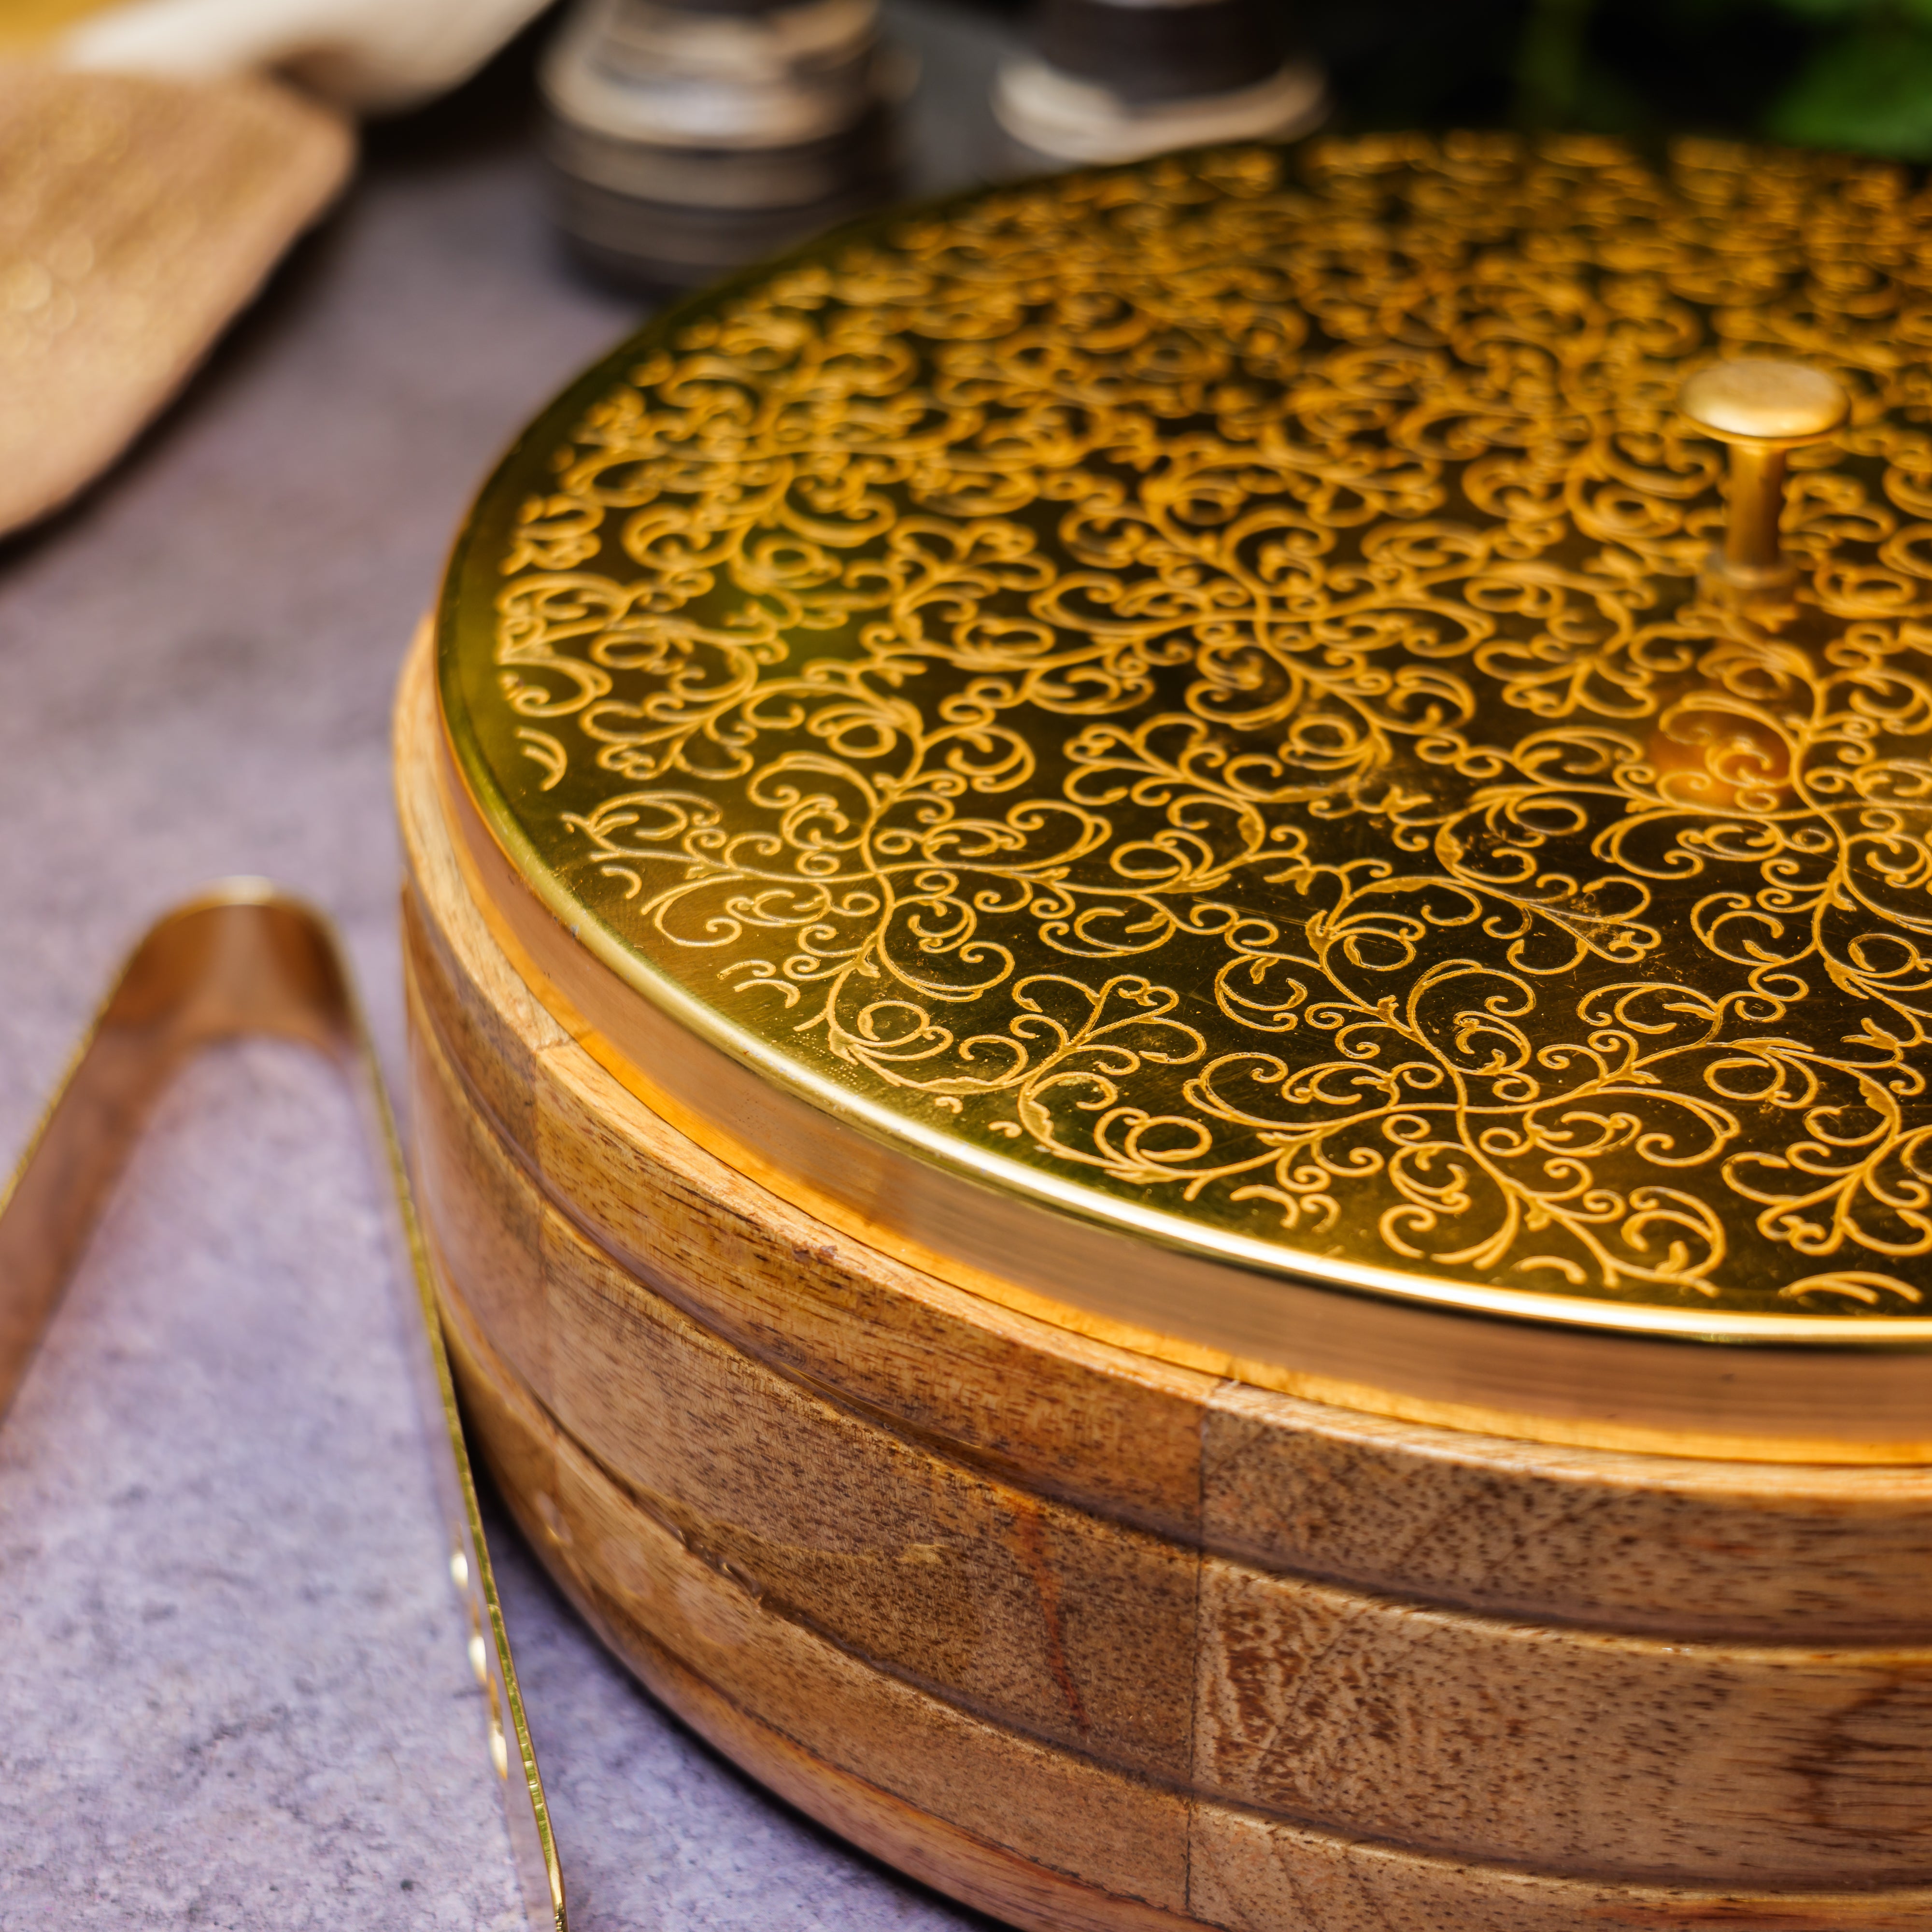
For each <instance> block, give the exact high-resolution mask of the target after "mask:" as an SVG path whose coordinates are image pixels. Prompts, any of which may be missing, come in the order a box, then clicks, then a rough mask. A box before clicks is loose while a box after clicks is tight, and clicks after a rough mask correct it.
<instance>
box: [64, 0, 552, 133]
mask: <svg viewBox="0 0 1932 1932" xmlns="http://www.w3.org/2000/svg"><path fill="white" fill-rule="evenodd" d="M548 4H549V0H123V4H121V5H115V6H110V7H88V8H81V7H75V6H74V5H73V0H28V5H30V6H32V7H41V8H49V9H51V8H52V7H65V8H66V9H67V10H68V11H69V12H71V13H86V18H85V19H82V20H80V21H79V22H78V23H77V25H75V26H74V27H73V28H71V31H69V32H68V34H67V35H66V36H65V39H64V40H63V41H62V46H61V53H62V59H63V62H64V63H65V65H68V66H70V67H78V68H110V69H113V70H115V71H120V72H123V73H127V72H133V73H140V74H157V75H168V76H173V77H179V78H181V79H184V80H207V79H211V78H214V77H217V76H221V75H226V74H248V73H253V72H255V71H259V70H272V71H275V72H277V73H279V74H283V75H284V76H285V77H287V78H288V79H290V80H293V81H295V82H296V83H299V85H300V86H302V87H304V88H305V89H308V91H309V92H311V93H314V94H316V95H320V96H321V97H322V98H323V99H325V100H327V101H333V102H335V104H337V105H338V106H340V107H347V108H349V109H351V110H354V111H356V112H357V113H371V112H374V113H388V112H392V111H393V110H396V109H398V108H401V107H412V106H413V105H415V104H416V103H417V102H419V101H427V100H429V99H431V98H432V97H434V95H439V94H442V93H443V92H446V91H447V90H448V89H450V88H452V87H454V86H456V85H457V84H458V83H459V82H460V81H463V80H467V79H468V78H469V76H470V75H471V74H474V73H475V71H476V70H477V69H478V68H479V67H481V65H483V63H484V62H485V61H486V60H487V59H488V58H490V55H492V54H493V53H494V52H496V49H498V48H499V47H500V46H502V44H503V43H504V42H505V40H508V39H509V38H510V37H511V35H512V34H514V33H515V32H516V31H517V28H520V27H521V26H524V25H525V24H526V23H528V22H529V20H532V18H533V17H535V15H537V14H538V13H541V11H542V10H543V9H544V7H545V6H546V5H548Z"/></svg>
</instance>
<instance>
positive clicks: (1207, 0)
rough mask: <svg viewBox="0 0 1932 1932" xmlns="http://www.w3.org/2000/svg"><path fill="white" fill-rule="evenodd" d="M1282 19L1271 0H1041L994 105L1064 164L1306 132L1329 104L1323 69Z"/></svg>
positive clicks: (1013, 130) (1014, 129)
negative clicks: (1026, 43)
mask: <svg viewBox="0 0 1932 1932" xmlns="http://www.w3.org/2000/svg"><path fill="white" fill-rule="evenodd" d="M1287 24H1288V23H1287V21H1286V17H1285V10H1284V9H1283V7H1281V6H1280V5H1279V4H1278V3H1277V4H1271V0H1041V5H1040V9H1039V12H1038V15H1037V20H1036V23H1035V25H1034V34H1033V46H1032V48H1031V51H1030V52H1026V53H1024V54H1016V55H1014V56H1013V57H1012V58H1010V59H1008V60H1007V62H1005V63H1004V65H1002V66H1001V70H1000V77H999V80H998V85H997V86H996V89H995V94H994V101H993V106H994V112H995V113H997V114H998V116H999V118H1000V121H1001V125H1002V126H1004V127H1005V128H1006V129H1007V132H1008V133H1010V134H1011V135H1012V136H1013V137H1014V139H1016V140H1017V141H1019V142H1021V143H1022V145H1024V146H1025V147H1028V148H1031V149H1032V150H1033V151H1034V152H1035V153H1037V154H1042V155H1045V156H1046V157H1049V158H1051V159H1052V160H1062V161H1129V160H1139V159H1140V158H1141V157H1142V156H1144V155H1147V154H1160V153H1162V152H1163V151H1165V150H1166V149H1168V148H1184V147H1197V146H1199V145H1202V144H1203V143H1204V142H1211V141H1247V140H1259V139H1286V138H1287V137H1289V136H1292V135H1295V134H1301V133H1307V131H1308V130H1309V129H1310V127H1313V126H1315V125H1316V123H1317V122H1319V121H1320V120H1321V118H1322V115H1323V113H1324V111H1325V108H1326V105H1327V103H1326V100H1325V90H1324V87H1323V83H1322V70H1321V68H1319V66H1318V65H1316V63H1315V62H1312V61H1310V60H1309V59H1307V58H1305V57H1302V56H1300V55H1292V53H1291V49H1290V46H1289V41H1288V39H1287V35H1286V31H1285V28H1286V26H1287Z"/></svg>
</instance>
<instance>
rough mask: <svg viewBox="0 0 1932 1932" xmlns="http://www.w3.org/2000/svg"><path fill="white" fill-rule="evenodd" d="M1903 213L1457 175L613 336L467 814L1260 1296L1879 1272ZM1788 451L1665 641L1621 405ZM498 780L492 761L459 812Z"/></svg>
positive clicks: (1544, 159) (1268, 154) (1419, 177)
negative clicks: (1741, 589) (1725, 426)
mask: <svg viewBox="0 0 1932 1932" xmlns="http://www.w3.org/2000/svg"><path fill="white" fill-rule="evenodd" d="M1927 344H1932V200H1928V199H1926V198H1925V197H1924V196H1922V195H1921V192H1920V190H1918V188H1917V187H1915V184H1913V183H1912V181H1910V180H1909V178H1906V176H1905V175H1903V173H1901V172H1900V171H1898V170H1895V169H1889V168H1887V167H1883V166H1876V165H1872V164H1866V163H1850V162H1846V161H1838V160H1824V159H1805V158H1800V157H1792V156H1784V155H1772V156H1763V155H1756V156H1754V155H1751V154H1745V153H1743V152H1742V151H1737V150H1734V149H1730V148H1722V147H1718V146H1715V145H1687V146H1685V147H1684V148H1681V149H1680V150H1679V151H1678V152H1677V153H1676V155H1675V156H1674V157H1673V159H1672V160H1671V161H1670V163H1669V164H1668V165H1667V166H1659V167H1655V168H1654V167H1652V166H1650V165H1649V164H1647V163H1644V162H1643V161H1641V160H1639V159H1637V158H1636V157H1633V156H1632V155H1631V154H1628V153H1627V152H1625V151H1622V150H1621V149H1619V148H1616V147H1614V146H1613V145H1608V144H1605V143H1601V142H1564V143H1560V144H1555V145H1547V146H1544V147H1542V148H1528V147H1525V146H1523V145H1519V144H1517V143H1516V142H1513V141H1511V140H1509V139H1504V138H1502V137H1490V136H1484V137H1481V138H1470V139H1463V140H1461V141H1455V140H1451V141H1449V142H1445V143H1442V144H1437V143H1433V142H1427V141H1424V140H1421V139H1400V140H1395V139H1384V140H1363V141H1356V142H1337V143H1330V144H1326V145H1316V146H1314V147H1312V148H1307V149H1304V150H1303V151H1300V152H1298V153H1294V154H1288V155H1283V154H1278V153H1277V152H1274V151H1268V150H1247V149H1244V150H1241V151H1232V152H1227V153H1222V154H1212V155H1209V156H1207V157H1196V158H1195V159H1193V160H1191V161H1180V160H1172V161H1164V162H1160V163H1150V164H1148V165H1146V166H1143V167H1142V168H1139V169H1134V170H1126V171H1118V172H1111V173H1097V174H1093V175H1083V176H1076V177H1073V178H1070V179H1068V180H1067V181H1061V182H1056V183H1048V184H1043V185H1031V186H1027V187H1020V188H1016V189H1013V190H1004V191H999V192H995V193H991V194H989V195H986V196H983V197H980V198H979V199H976V200H974V201H973V202H969V203H966V204H962V205H959V206H958V207H956V208H953V209H951V210H950V211H940V212H938V213H936V214H929V215H921V216H914V217H905V218H903V219H901V220H898V221H896V222H895V223H888V224H885V225H882V226H877V227H875V228H874V229H871V230H868V231H866V232H865V233H863V234H862V235H861V236H859V238H858V239H851V240H848V241H844V242H841V243H839V244H838V245H836V246H835V247H832V248H829V249H828V250H826V251H822V252H821V253H820V254H819V255H818V256H817V257H815V258H814V259H810V260H804V261H802V262H799V263H795V264H793V265H792V266H787V267H784V268H782V269H779V270H777V271H774V272H772V274H771V275H769V276H768V277H767V278H765V279H763V281H753V282H751V283H749V284H742V285H740V286H739V288H738V289H737V290H735V291H733V292H731V293H728V294H727V295H726V296H723V297H721V298H720V299H718V301H717V302H715V303H714V304H713V305H712V306H711V307H710V308H709V309H708V310H700V311H698V312H697V313H696V314H694V315H691V316H688V317H686V319H685V320H682V321H681V322H679V323H677V324H676V326H674V327H673V328H672V329H670V331H669V332H655V333H652V332H646V335H644V336H643V337H642V338H640V341H639V344H638V345H637V347H635V349H634V353H633V354H632V356H631V358H630V359H629V361H628V362H627V363H626V364H625V366H624V368H623V369H622V374H621V377H619V378H617V379H613V383H612V386H611V387H610V390H609V392H608V393H607V394H606V395H604V396H603V397H602V398H601V400H599V401H598V402H597V403H596V404H595V405H594V406H593V407H591V408H590V409H589V410H588V411H587V412H586V414H585V415H584V416H583V419H582V421H581V422H580V423H579V424H578V425H577V428H576V431H575V432H574V435H573V437H571V441H570V443H569V444H568V447H566V448H565V449H561V450H559V451H558V452H556V455H555V458H554V460H553V463H551V465H550V471H549V475H550V481H548V482H547V484H545V485H544V487H543V488H542V489H541V490H538V491H537V492H536V493H533V494H532V496H530V497H529V500H528V501H527V502H526V503H525V505H523V512H522V517H521V521H520V524H519V526H518V527H517V532H516V535H515V537H514V541H512V542H511V543H510V544H508V547H507V548H506V550H505V554H504V555H503V556H502V559H501V566H502V592H501V596H500V599H499V607H498V613H497V616H498V628H497V634H496V667H497V673H498V676H499V679H500V685H499V689H500V702H501V704H502V707H503V713H504V717H503V721H502V735H503V738H504V741H505V742H506V743H508V742H510V741H511V739H515V738H520V740H521V743H520V748H519V749H518V750H517V751H516V753H515V754H514V758H512V757H511V756H509V755H508V754H506V757H505V760H504V763H505V767H506V769H505V779H504V781H505V784H507V785H508V786H509V787H511V789H512V790H513V793H514V796H515V797H516V799H517V810H518V811H519V813H520V815H521V817H523V820H524V823H525V824H526V827H527V829H529V832H530V833H531V835H532V837H533V838H535V840H536V841H537V843H538V849H539V850H541V852H542V853H544V856H545V858H546V859H547V862H550V863H551V864H553V865H554V866H556V868H557V869H558V870H559V871H560V872H562V874H565V876H566V877H568V879H569V880H570V881H571V883H572V886H573V888H574V889H575V890H576V891H577V892H578V893H579V894H580V896H581V897H582V898H583V899H584V901H585V902H586V904H588V905H589V906H590V907H592V909H593V910H595V913H597V914H598V916H601V918H603V919H605V920H606V921H607V922H608V923H609V924H610V926H612V928H613V929H614V930H616V932H619V934H620V935H622V936H623V937H624V938H625V940H626V941H628V942H629V943H630V944H631V945H632V946H634V947H635V948H636V949H637V950H638V951H640V953H643V954H644V955H646V956H647V957H648V958H649V959H650V960H651V961H652V962H654V964H655V965H656V966H657V967H658V968H659V969H660V970H661V971H664V972H666V973H667V974H670V975H671V976H673V977H674V978H676V979H677V980H679V981H681V982H682V983H684V984H685V985H686V986H688V987H689V988H691V989H692V990H693V991H694V992H697V994H698V995H699V996H700V998H703V999H704V1000H705V1001H706V1002H707V1003H709V1004H710V1005H712V1007H714V1008H715V1010H717V1011H718V1013H720V1014H721V1016H724V1019H726V1020H727V1022H730V1024H732V1025H736V1026H739V1027H742V1028H746V1029H748V1030H751V1031H756V1032H757V1033H759V1034H762V1035H763V1037H766V1038H767V1039H769V1040H775V1041H777V1042H778V1043H781V1045H782V1046H783V1048H784V1051H786V1052H788V1053H791V1054H793V1055H796V1056H797V1058H799V1060H800V1061H802V1062H805V1063H808V1064H810V1065H811V1066H812V1067H815V1068H817V1069H818V1070H820V1071H821V1072H829V1073H830V1074H831V1075H832V1076H834V1077H835V1078H836V1079H838V1081H839V1082H841V1084H843V1085H846V1086H847V1087H849V1088H856V1089H858V1090H859V1091H862V1092H863V1093H865V1094H867V1095H868V1096H870V1097H872V1098H874V1099H875V1100H883V1101H884V1102H886V1103H889V1105H890V1106H893V1107H894V1108H896V1109H898V1110H899V1111H900V1112H902V1113H904V1114H906V1115H911V1116H914V1117H916V1118H922V1119H926V1120H930V1121H944V1122H948V1123H950V1124H951V1125H952V1127H953V1129H954V1130H955V1131H956V1132H958V1133H961V1134H963V1135H968V1136H972V1137H974V1138H975V1139H978V1140H980V1141H981V1142H985V1143H986V1144H987V1145H993V1146H997V1147H1000V1148H1004V1149H1005V1150H1006V1151H1007V1152H1008V1153H1009V1154H1011V1156H1012V1157H1013V1158H1015V1159H1016V1160H1022V1161H1027V1162H1031V1163H1034V1165H1036V1166H1043V1167H1045V1168H1046V1169H1050V1170H1052V1172H1055V1173H1056V1174H1058V1175H1061V1176H1063V1177H1072V1178H1076V1179H1080V1180H1082V1181H1085V1183H1086V1184H1088V1185H1090V1186H1091V1187H1094V1188H1095V1189H1096V1190H1099V1191H1100V1192H1101V1193H1115V1194H1119V1195H1125V1196H1133V1197H1135V1198H1137V1199H1145V1200H1148V1201H1151V1202H1154V1203H1156V1204H1157V1205H1161V1206H1163V1207H1166V1208H1170V1209H1172V1211H1175V1212H1177V1213H1182V1214H1192V1215H1194V1216H1196V1217H1199V1219H1201V1220H1204V1221H1207V1222H1211V1223H1216V1224H1218V1225H1221V1226H1229V1227H1236V1228H1239V1229H1241V1230H1243V1231H1244V1232H1248V1233H1250V1234H1254V1235H1261V1236H1263V1237H1265V1238H1270V1239H1272V1240H1274V1241H1279V1242H1280V1243H1281V1244H1283V1245H1284V1246H1285V1247H1287V1248H1289V1249H1291V1250H1295V1251H1298V1252H1300V1253H1304V1254H1306V1255H1308V1256H1325V1255H1331V1254H1348V1255H1351V1256H1358V1257H1361V1258H1365V1259H1372V1260H1377V1261H1380V1262H1384V1263H1387V1264H1391V1265H1396V1266H1398V1267H1403V1268H1416V1269H1423V1270H1426V1271H1429V1272H1431V1273H1433V1274H1439V1275H1442V1274H1446V1275H1449V1276H1452V1277H1459V1278H1463V1279H1475V1280H1486V1281H1495V1282H1498V1283H1502V1284H1504V1285H1506V1286H1519V1287H1524V1288H1541V1289H1552V1290H1555V1291H1558V1292H1569V1293H1574V1294H1580V1295H1592V1296H1598V1297H1604V1296H1609V1297H1616V1298H1635V1299H1638V1300H1644V1301H1662V1302H1665V1303H1669V1304H1676V1305H1681V1306H1686V1307H1699V1306H1705V1305H1709V1304H1713V1303H1715V1302H1719V1301H1721V1302H1722V1304H1724V1305H1725V1306H1727V1307H1733V1308H1751V1307H1756V1308H1760V1309H1763V1310H1775V1309H1778V1308H1784V1309H1789V1310H1799V1309H1802V1310H1808V1311H1810V1312H1814V1313H1817V1312H1827V1311H1829V1312H1838V1313H1846V1314H1851V1315H1856V1314H1858V1313H1861V1312H1864V1311H1867V1310H1870V1311H1872V1312H1883V1313H1904V1312H1909V1310H1911V1309H1912V1307H1915V1306H1916V1305H1918V1303H1919V1299H1920V1294H1921V1288H1920V1286H1919V1284H1920V1283H1922V1282H1923V1281H1924V1280H1925V1279H1926V1278H1927V1271H1926V1268H1925V1264H1924V1257H1925V1256H1927V1254H1928V1253H1932V1101H1928V1097H1927V1092H1926V1072H1927V1065H1928V1060H1927V1024H1928V1016H1932V843H1928V838H1927V832H1928V828H1932V652H1928V646H1932V416H1928V406H1932V374H1928V368H1927V362H1926V359H1925V348H1926V345H1927ZM1751 351H1756V352H1757V353H1778V354H1783V355H1793V356H1802V357H1804V358H1806V359H1811V360H1814V361H1816V362H1819V363H1820V364H1821V365H1824V366H1826V367H1829V368H1832V370H1833V371H1835V372H1836V373H1837V374H1839V375H1840V377H1841V378H1842V379H1843V380H1844V381H1845V382H1846V384H1847V386H1848V387H1849V388H1850V389H1852V392H1853V394H1854V396H1855V398H1856V403H1855V412H1854V416H1853V419H1852V425H1850V426H1849V428H1847V430H1846V431H1845V432H1844V434H1843V436H1842V437H1841V442H1840V443H1839V445H1838V446H1835V447H1834V448H1832V449H1828V450H1825V451H1822V452H1807V453H1805V455H1804V456H1802V458H1800V459H1799V466H1798V469H1797V472H1796V480H1795V482H1794V485H1793V490H1792V493H1791V501H1790V507H1789V509H1788V512H1787V531H1786V538H1787V547H1788V548H1789V549H1790V550H1791V551H1792V552H1793V553H1794V554H1795V555H1796V556H1797V557H1798V558H1799V559H1800V561H1801V562H1802V565H1803V567H1804V568H1803V574H1802V582H1801V586H1800V589H1799V593H1798V596H1797V600H1796V605H1795V607H1794V608H1793V610H1790V612H1788V613H1785V614H1784V616H1783V617H1782V618H1781V619H1779V620H1778V621H1777V622H1771V623H1769V624H1759V623H1755V622H1747V621H1745V620H1744V619H1741V618H1740V617H1739V616H1737V615H1736V613H1727V611H1725V610H1718V609H1713V608H1710V607H1706V605H1704V604H1701V603H1700V601H1698V599H1697V595H1696V592H1695V578H1696V572H1697V566H1698V562H1699V560H1700V557H1701V556H1702V555H1703V553H1704V551H1705V550H1706V548H1707V547H1708V546H1709V544H1710V542H1711V541H1712V535H1713V533H1714V532H1715V530H1716V529H1718V527H1719V526H1721V523H1722V519H1723V504H1722V499H1721V493H1720V490H1719V487H1718V479H1719V477H1720V474H1721V460H1720V459H1721V452H1720V451H1719V450H1718V449H1717V448H1716V446H1714V445H1712V444H1711V443H1708V442H1705V441H1702V440H1699V439H1698V438H1697V437H1696V436H1695V435H1694V434H1693V433H1691V431H1689V429H1688V426H1687V425H1684V424H1683V423H1682V422H1681V421H1680V420H1679V419H1678V418H1676V416H1675V415H1674V413H1673V407H1672V404H1673V397H1674V395H1675V394H1676V389H1677V386H1678V385H1679V382H1680V381H1681V380H1682V376H1683V374H1685V371H1686V369H1687V368H1688V367H1691V366H1695V365H1696V364H1697V362H1699V361H1700V359H1709V358H1711V357H1712V356H1717V355H1720V354H1724V353H1749V352H1751ZM512 763H514V764H515V765H516V766H517V769H515V770H514V772H512V771H510V770H509V769H507V768H508V766H510V765H511V764H512Z"/></svg>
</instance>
